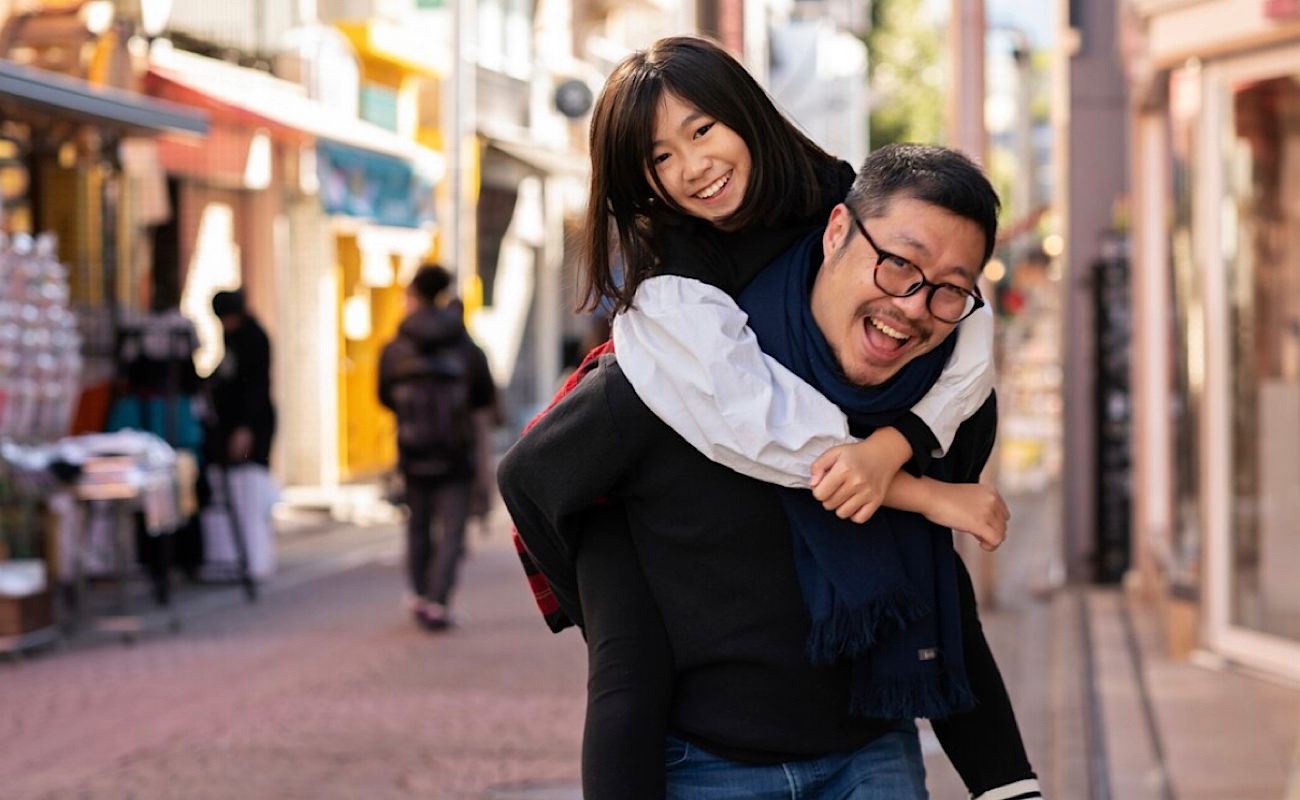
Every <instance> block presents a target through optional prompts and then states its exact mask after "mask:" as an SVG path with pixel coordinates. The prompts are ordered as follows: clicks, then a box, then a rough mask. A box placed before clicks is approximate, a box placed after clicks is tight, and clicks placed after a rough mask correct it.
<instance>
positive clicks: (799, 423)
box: [613, 275, 857, 489]
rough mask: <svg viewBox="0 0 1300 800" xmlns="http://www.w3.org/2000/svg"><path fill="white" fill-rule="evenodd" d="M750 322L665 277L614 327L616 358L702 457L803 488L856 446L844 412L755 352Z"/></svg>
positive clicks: (693, 286)
mask: <svg viewBox="0 0 1300 800" xmlns="http://www.w3.org/2000/svg"><path fill="white" fill-rule="evenodd" d="M748 319H749V318H748V317H747V316H746V314H745V312H744V311H741V310H740V308H739V307H738V306H737V305H736V302H735V300H733V299H732V298H731V297H730V296H729V295H728V294H726V293H725V292H723V291H722V290H721V289H718V288H716V287H714V286H710V285H709V284H706V283H703V282H701V281H698V280H693V279H691V278H683V277H678V276H676V275H660V276H656V277H654V278H650V279H647V280H646V281H645V282H643V283H642V284H641V286H640V287H639V288H638V289H637V293H636V300H635V304H634V305H633V307H632V308H631V309H630V310H628V311H625V312H624V313H622V314H619V315H617V316H616V317H614V326H613V328H614V351H615V354H616V355H617V357H618V363H619V366H620V367H622V369H623V374H624V375H625V376H626V377H627V379H628V381H629V382H630V383H631V384H632V388H633V389H635V390H636V393H637V395H638V396H639V397H640V398H641V401H642V402H644V403H645V404H646V405H647V406H649V408H650V410H651V411H653V412H654V413H655V416H657V417H659V418H660V419H662V420H663V421H664V422H665V423H666V424H667V425H668V426H669V427H671V428H672V429H673V430H675V431H677V433H678V434H679V435H681V437H682V438H683V439H685V440H686V441H687V442H688V443H689V444H690V445H691V446H692V447H694V448H695V449H696V450H699V451H700V452H701V453H703V454H704V455H705V456H707V457H708V458H709V459H711V460H713V461H716V462H717V463H719V464H722V465H723V466H725V467H728V468H730V469H733V470H735V471H736V472H739V473H741V474H743V475H748V476H749V477H751V478H757V479H758V480H761V481H765V482H767V483H775V484H778V485H780V486H788V487H791V488H796V489H803V488H807V487H808V479H809V476H810V475H811V473H812V465H813V461H815V460H816V459H817V457H818V456H820V455H821V454H822V453H824V452H826V450H828V449H830V448H831V447H834V446H836V445H842V444H850V443H852V442H855V441H857V440H856V439H855V438H853V437H852V436H850V435H849V424H848V420H847V419H846V418H845V416H844V412H843V411H841V410H840V409H839V408H838V407H837V406H836V405H835V404H834V403H832V402H831V401H829V400H827V399H826V398H825V397H823V396H822V395H821V394H820V393H819V392H817V390H815V389H813V388H812V387H811V386H809V385H808V384H807V383H805V382H804V381H803V380H802V379H801V378H799V377H797V376H796V375H795V374H794V373H792V372H790V370H788V369H786V368H785V367H784V366H782V365H781V364H780V363H779V362H777V361H776V360H775V359H773V358H771V357H769V356H767V355H766V354H765V353H763V351H762V350H760V349H759V347H758V340H757V339H755V337H754V333H753V331H751V330H750V329H749V327H748V324H747V323H748Z"/></svg>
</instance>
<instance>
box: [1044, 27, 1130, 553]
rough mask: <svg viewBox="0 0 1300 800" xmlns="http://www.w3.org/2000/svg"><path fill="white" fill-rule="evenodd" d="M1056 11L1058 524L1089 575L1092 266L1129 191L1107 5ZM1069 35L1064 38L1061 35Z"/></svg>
mask: <svg viewBox="0 0 1300 800" xmlns="http://www.w3.org/2000/svg"><path fill="white" fill-rule="evenodd" d="M1068 5H1069V8H1070V9H1071V12H1072V14H1073V18H1071V16H1070V15H1068V14H1066V15H1062V17H1063V19H1065V20H1066V22H1067V24H1068V25H1070V26H1071V27H1073V28H1074V29H1075V30H1076V31H1077V38H1078V49H1077V50H1076V51H1075V53H1074V54H1073V56H1072V57H1071V58H1070V60H1069V65H1068V78H1067V86H1066V91H1067V93H1068V94H1067V97H1068V101H1067V103H1066V108H1067V112H1066V113H1067V116H1066V118H1065V119H1064V120H1063V122H1064V127H1065V130H1064V133H1065V136H1064V137H1063V139H1064V140H1063V141H1062V143H1061V144H1062V146H1061V148H1060V154H1061V158H1062V159H1064V161H1063V164H1064V170H1063V171H1064V186H1063V190H1064V191H1063V192H1062V197H1063V198H1064V203H1063V209H1062V212H1063V217H1064V220H1065V225H1064V227H1065V237H1066V251H1065V271H1064V275H1065V281H1064V287H1065V289H1064V291H1065V325H1066V335H1065V342H1066V345H1065V353H1064V354H1063V358H1064V366H1065V452H1066V459H1065V463H1066V475H1065V504H1064V505H1065V531H1066V568H1067V571H1068V574H1069V575H1070V576H1071V577H1072V578H1088V577H1091V558H1092V553H1093V549H1094V547H1093V546H1094V539H1095V535H1096V509H1095V505H1096V492H1097V487H1096V481H1095V478H1094V471H1095V469H1096V452H1095V450H1096V447H1095V442H1094V440H1095V438H1096V425H1095V423H1094V420H1093V415H1094V413H1095V400H1094V396H1095V395H1094V391H1095V386H1094V379H1093V370H1094V366H1093V365H1094V360H1095V356H1096V354H1095V352H1094V348H1093V346H1092V339H1093V335H1094V331H1095V323H1096V321H1095V320H1094V319H1093V316H1094V314H1093V310H1092V302H1093V301H1092V290H1091V279H1090V268H1091V265H1092V264H1093V263H1094V262H1096V261H1097V259H1099V258H1100V257H1101V244H1102V235H1103V233H1104V232H1105V231H1107V230H1108V229H1110V228H1112V227H1113V226H1114V224H1115V220H1116V215H1117V211H1118V210H1119V207H1120V204H1121V203H1122V201H1123V199H1124V197H1125V195H1126V192H1127V189H1128V182H1127V181H1128V171H1129V164H1128V156H1129V153H1128V133H1127V130H1128V105H1127V99H1126V98H1127V90H1126V85H1127V84H1126V80H1125V77H1124V74H1123V72H1122V70H1121V68H1120V63H1119V55H1118V51H1117V50H1116V43H1117V42H1118V41H1119V36H1118V13H1117V9H1116V8H1115V4H1114V3H1069V4H1068ZM1062 38H1063V40H1066V41H1068V40H1069V38H1070V37H1062Z"/></svg>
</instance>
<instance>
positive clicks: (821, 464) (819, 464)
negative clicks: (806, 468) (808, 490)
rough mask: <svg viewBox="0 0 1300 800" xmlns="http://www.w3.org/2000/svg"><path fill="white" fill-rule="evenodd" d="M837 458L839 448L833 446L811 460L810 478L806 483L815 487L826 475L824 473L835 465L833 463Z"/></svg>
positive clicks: (838, 457) (838, 456)
mask: <svg viewBox="0 0 1300 800" xmlns="http://www.w3.org/2000/svg"><path fill="white" fill-rule="evenodd" d="M839 459H840V453H839V448H833V449H831V450H827V451H826V452H825V453H822V454H821V456H820V457H818V459H817V460H816V461H814V462H813V465H812V480H811V481H810V482H809V484H808V485H809V486H810V487H812V488H816V487H817V485H818V484H820V483H821V482H822V479H823V478H825V477H826V474H827V473H828V472H830V471H831V469H832V468H833V467H834V466H835V463H836V462H837V461H839Z"/></svg>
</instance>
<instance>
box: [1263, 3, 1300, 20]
mask: <svg viewBox="0 0 1300 800" xmlns="http://www.w3.org/2000/svg"><path fill="white" fill-rule="evenodd" d="M1264 16H1265V17H1266V18H1268V19H1296V18H1298V17H1300V0H1264Z"/></svg>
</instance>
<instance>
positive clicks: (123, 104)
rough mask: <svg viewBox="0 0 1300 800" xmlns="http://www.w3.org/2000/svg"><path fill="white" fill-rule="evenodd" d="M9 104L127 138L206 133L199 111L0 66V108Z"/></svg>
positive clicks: (204, 117) (8, 63) (1, 62)
mask: <svg viewBox="0 0 1300 800" xmlns="http://www.w3.org/2000/svg"><path fill="white" fill-rule="evenodd" d="M10 103H15V104H19V105H22V106H26V107H29V108H36V109H39V110H40V111H42V112H44V113H46V114H48V115H50V116H52V117H60V118H72V119H76V120H79V121H82V122H86V123H90V124H96V125H104V126H109V127H115V128H121V129H123V130H124V131H126V132H129V133H160V132H164V131H174V132H179V133H190V134H204V133H207V130H208V118H207V115H206V114H204V113H202V112H201V111H198V110H195V109H190V108H185V107H184V106H181V105H177V104H175V103H168V102H165V101H160V100H155V99H153V98H150V97H145V96H143V95H140V94H136V93H134V92H128V91H124V90H121V89H113V88H109V87H104V86H96V85H94V84H91V83H87V82H86V81H83V80H80V79H78V78H72V77H69V76H66V75H59V74H57V73H53V72H47V71H45V70H40V69H33V68H31V67H24V66H21V65H19V64H15V63H13V62H12V61H5V60H0V105H7V104H10Z"/></svg>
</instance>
